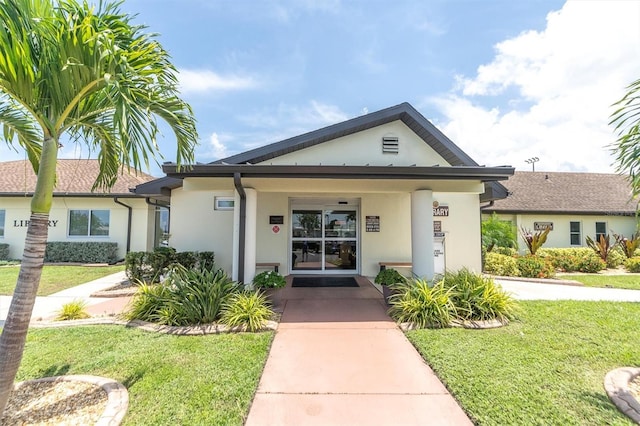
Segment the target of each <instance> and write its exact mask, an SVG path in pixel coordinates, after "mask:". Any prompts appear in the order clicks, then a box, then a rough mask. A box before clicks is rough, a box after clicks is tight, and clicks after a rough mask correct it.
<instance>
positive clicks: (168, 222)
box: [144, 197, 171, 232]
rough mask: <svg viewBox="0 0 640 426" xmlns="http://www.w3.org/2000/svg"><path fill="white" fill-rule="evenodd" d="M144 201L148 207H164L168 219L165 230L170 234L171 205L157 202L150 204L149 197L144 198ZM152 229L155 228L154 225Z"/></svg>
mask: <svg viewBox="0 0 640 426" xmlns="http://www.w3.org/2000/svg"><path fill="white" fill-rule="evenodd" d="M144 201H146V202H147V204H148V205H150V206H155V207H164V208H165V209H167V210H169V219H167V230H168V231H169V232H171V204H167V205H164V204H160V203H158V202H157V201H154V202H152V201H151V197H147V198H145V199H144ZM154 228H155V225H154Z"/></svg>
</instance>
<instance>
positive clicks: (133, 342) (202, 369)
mask: <svg viewBox="0 0 640 426" xmlns="http://www.w3.org/2000/svg"><path fill="white" fill-rule="evenodd" d="M272 339H273V333H272V332H269V333H242V334H222V335H208V336H171V335H164V334H156V333H149V332H143V331H139V330H135V329H127V328H125V327H122V326H84V327H69V328H60V329H32V330H31V331H30V332H29V335H28V339H27V345H26V350H25V355H24V359H23V361H22V366H21V367H20V371H19V372H18V377H17V380H27V379H33V378H38V377H44V376H54V375H61V374H93V375H98V376H105V377H109V378H112V379H115V380H117V381H119V382H120V383H122V384H124V385H125V386H126V387H127V389H128V391H129V398H130V401H129V411H128V413H127V415H126V417H125V421H124V423H123V424H125V425H179V424H182V425H187V424H188V425H242V424H243V421H244V419H245V417H246V415H247V413H248V410H249V407H250V404H251V401H252V398H253V395H254V393H255V390H256V387H257V386H258V381H259V379H260V375H261V373H262V369H263V367H264V363H265V361H266V358H267V354H268V351H269V346H270V344H271V341H272Z"/></svg>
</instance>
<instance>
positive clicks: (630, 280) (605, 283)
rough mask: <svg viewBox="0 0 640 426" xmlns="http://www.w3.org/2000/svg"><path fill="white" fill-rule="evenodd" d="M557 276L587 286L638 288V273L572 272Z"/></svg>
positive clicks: (639, 277)
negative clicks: (578, 273) (601, 273)
mask: <svg viewBox="0 0 640 426" xmlns="http://www.w3.org/2000/svg"><path fill="white" fill-rule="evenodd" d="M558 278H566V279H569V280H573V281H580V282H581V283H582V284H584V285H586V286H587V287H612V288H628V289H631V290H640V275H600V274H584V275H583V274H580V275H577V274H576V275H573V274H572V275H558Z"/></svg>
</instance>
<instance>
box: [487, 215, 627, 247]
mask: <svg viewBox="0 0 640 426" xmlns="http://www.w3.org/2000/svg"><path fill="white" fill-rule="evenodd" d="M498 216H499V217H500V218H501V219H503V220H509V221H511V222H512V223H513V224H514V225H515V226H516V227H517V229H518V230H520V228H521V227H524V228H526V229H530V230H533V229H534V228H533V225H534V222H553V231H551V232H549V235H548V236H547V242H546V243H545V244H544V246H543V247H548V248H552V247H554V248H563V247H576V246H572V245H571V239H570V228H569V222H580V223H581V231H582V232H581V245H580V246H582V247H585V246H586V245H587V243H586V237H587V236H590V237H591V238H595V234H596V222H605V223H606V224H607V233H608V234H609V235H611V238H612V240H611V242H613V241H614V240H613V234H614V233H616V234H622V235H625V236H627V237H630V236H631V235H632V234H633V233H634V232H636V230H637V219H636V218H635V217H631V216H605V215H601V216H593V215H542V214H540V215H527V214H508V215H506V214H501V215H498ZM482 217H483V219H486V218H488V217H489V215H487V214H483V215H482ZM518 246H519V248H520V252H525V251H526V248H527V247H526V244H525V243H524V241H522V238H521V237H520V236H518ZM578 247H579V246H578Z"/></svg>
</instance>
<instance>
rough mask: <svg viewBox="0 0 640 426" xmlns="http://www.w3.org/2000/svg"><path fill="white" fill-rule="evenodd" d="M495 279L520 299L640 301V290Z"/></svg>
mask: <svg viewBox="0 0 640 426" xmlns="http://www.w3.org/2000/svg"><path fill="white" fill-rule="evenodd" d="M495 281H496V283H498V284H500V285H501V286H502V288H503V289H505V290H506V291H507V292H509V293H511V294H512V295H513V297H515V298H516V299H519V300H587V301H588V300H605V301H610V302H640V290H624V289H618V288H597V287H582V286H570V285H561V284H542V283H536V282H524V281H512V280H500V279H496V280H495Z"/></svg>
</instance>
